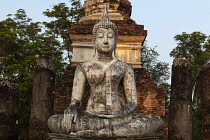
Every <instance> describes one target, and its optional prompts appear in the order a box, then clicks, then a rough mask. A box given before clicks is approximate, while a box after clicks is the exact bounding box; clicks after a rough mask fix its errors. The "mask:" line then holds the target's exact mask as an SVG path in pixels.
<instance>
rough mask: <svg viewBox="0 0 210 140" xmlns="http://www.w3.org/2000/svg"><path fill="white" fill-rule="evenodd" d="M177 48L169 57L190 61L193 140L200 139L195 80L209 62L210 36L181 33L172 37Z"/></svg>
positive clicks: (200, 121) (196, 84)
mask: <svg viewBox="0 0 210 140" xmlns="http://www.w3.org/2000/svg"><path fill="white" fill-rule="evenodd" d="M174 39H175V41H177V47H176V48H174V49H173V50H172V51H171V53H170V56H171V57H174V58H184V59H187V60H189V61H190V64H191V67H192V89H193V93H195V94H194V101H193V139H195V140H199V139H201V132H202V131H201V128H202V116H201V104H200V93H199V92H198V91H199V90H197V89H196V90H195V88H194V87H197V88H199V80H198V78H197V76H198V74H199V72H200V70H201V69H202V68H203V67H204V66H206V65H207V64H208V63H209V62H210V36H207V35H205V34H203V33H201V32H193V33H191V34H188V33H186V32H183V33H182V34H178V35H176V36H175V37H174Z"/></svg>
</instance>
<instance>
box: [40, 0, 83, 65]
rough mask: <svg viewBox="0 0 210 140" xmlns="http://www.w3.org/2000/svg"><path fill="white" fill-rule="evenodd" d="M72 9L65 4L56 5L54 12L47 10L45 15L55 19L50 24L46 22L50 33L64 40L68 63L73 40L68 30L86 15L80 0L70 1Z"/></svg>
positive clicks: (63, 45) (63, 46)
mask: <svg viewBox="0 0 210 140" xmlns="http://www.w3.org/2000/svg"><path fill="white" fill-rule="evenodd" d="M70 3H71V7H70V8H69V7H67V6H66V4H65V3H59V4H58V5H54V6H53V8H52V10H49V9H47V10H46V11H45V12H43V14H44V15H45V16H47V17H49V18H54V20H52V21H50V22H48V23H47V22H44V24H45V27H46V28H47V30H48V32H49V33H51V34H53V35H54V36H57V37H60V38H61V39H62V49H63V50H66V51H67V57H68V61H69V62H70V60H71V52H72V48H71V40H70V38H69V34H68V29H69V28H70V24H75V23H78V21H79V20H80V19H81V18H82V16H83V15H84V12H83V8H82V6H81V2H80V0H70Z"/></svg>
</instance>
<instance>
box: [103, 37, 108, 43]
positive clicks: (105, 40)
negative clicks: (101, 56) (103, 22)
mask: <svg viewBox="0 0 210 140" xmlns="http://www.w3.org/2000/svg"><path fill="white" fill-rule="evenodd" d="M103 43H104V44H108V38H107V36H104V42H103Z"/></svg>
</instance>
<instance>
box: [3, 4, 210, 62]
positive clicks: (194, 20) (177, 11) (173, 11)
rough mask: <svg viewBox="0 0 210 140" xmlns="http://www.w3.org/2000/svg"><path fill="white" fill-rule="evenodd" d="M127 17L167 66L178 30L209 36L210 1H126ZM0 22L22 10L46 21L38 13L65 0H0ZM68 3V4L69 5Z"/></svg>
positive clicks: (179, 32) (171, 60) (32, 16)
mask: <svg viewBox="0 0 210 140" xmlns="http://www.w3.org/2000/svg"><path fill="white" fill-rule="evenodd" d="M129 1H130V2H131V4H132V8H133V10H132V16H131V18H132V19H133V20H134V21H136V23H137V24H139V25H144V29H145V30H147V31H148V35H147V38H146V40H147V46H148V47H155V46H157V48H156V50H157V51H158V53H159V54H160V56H159V58H158V59H159V60H160V61H163V62H167V63H169V64H170V65H171V64H172V62H173V58H171V57H170V56H169V53H170V52H171V51H172V50H173V48H175V47H176V42H175V41H174V39H173V38H174V36H175V35H177V34H181V33H182V32H186V33H192V32H194V31H201V32H202V33H204V34H206V35H210V0H129ZM0 2H1V5H0V21H1V20H4V19H6V15H7V14H15V13H16V10H17V9H24V10H25V11H26V14H27V15H28V17H30V18H32V19H33V21H34V22H35V21H48V20H49V19H47V18H46V17H45V16H44V15H43V14H42V12H43V11H45V10H46V9H51V8H52V6H53V5H55V4H58V3H61V2H65V3H67V4H68V3H69V0H0ZM83 3H84V0H82V4H83ZM69 5H70V4H69Z"/></svg>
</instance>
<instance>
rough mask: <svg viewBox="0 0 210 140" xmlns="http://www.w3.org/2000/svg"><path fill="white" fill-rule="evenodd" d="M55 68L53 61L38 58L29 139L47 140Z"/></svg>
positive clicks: (51, 111)
mask: <svg viewBox="0 0 210 140" xmlns="http://www.w3.org/2000/svg"><path fill="white" fill-rule="evenodd" d="M53 70H54V66H53V64H52V62H51V61H49V60H46V59H43V58H38V59H37V65H36V70H35V75H34V82H33V91H32V104H31V114H30V126H29V139H31V140H34V139H46V138H47V137H46V135H47V133H48V132H49V130H48V127H47V120H48V118H49V117H50V116H51V115H52V114H53V110H52V108H53V102H54V98H53V93H52V92H53V89H54V88H53V87H54V72H53Z"/></svg>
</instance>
